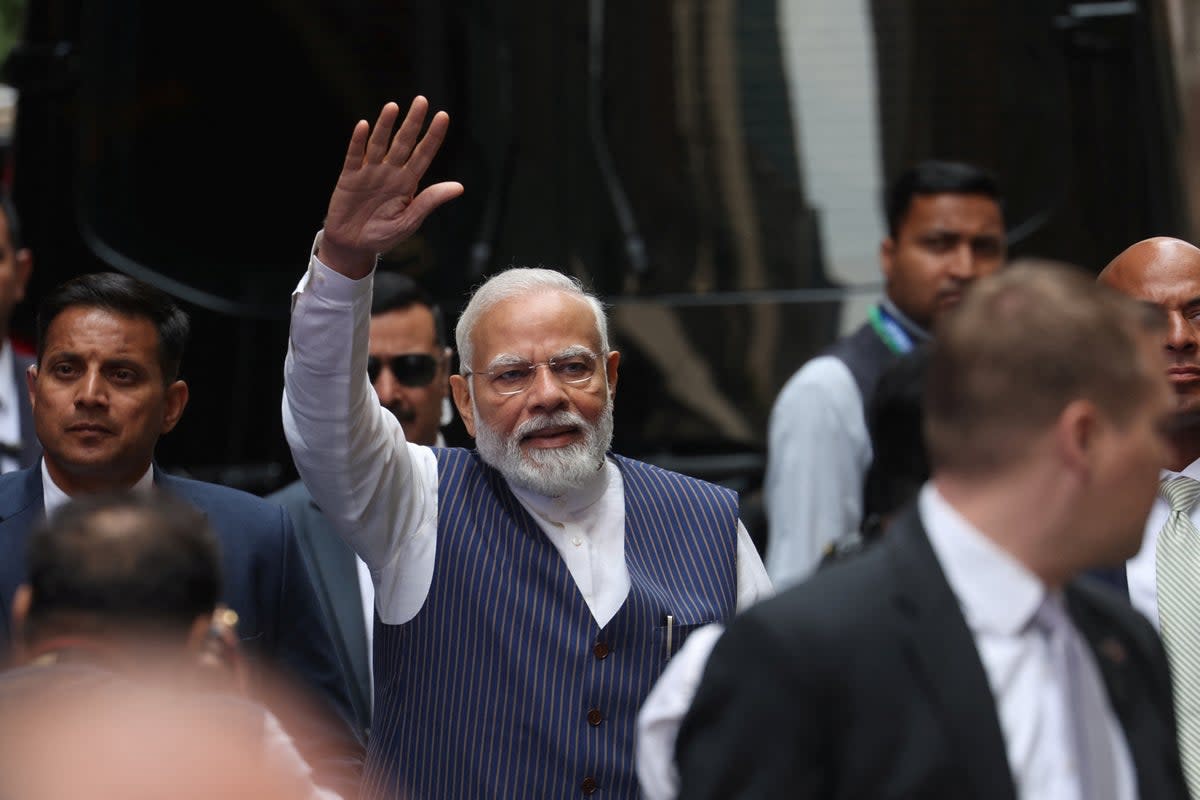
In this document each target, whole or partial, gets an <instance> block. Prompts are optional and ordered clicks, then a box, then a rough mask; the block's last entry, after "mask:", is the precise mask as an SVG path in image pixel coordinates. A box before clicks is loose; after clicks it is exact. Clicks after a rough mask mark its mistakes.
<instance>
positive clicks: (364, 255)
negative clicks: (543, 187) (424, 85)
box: [318, 95, 463, 279]
mask: <svg viewBox="0 0 1200 800" xmlns="http://www.w3.org/2000/svg"><path fill="white" fill-rule="evenodd" d="M428 112H429V101H428V100H426V99H425V98H424V97H421V96H419V95H418V96H417V97H415V98H414V99H413V101H412V104H411V105H410V106H409V107H408V113H407V114H406V115H405V117H404V121H403V122H401V123H400V128H399V129H398V130H396V131H395V134H394V135H393V133H392V131H393V129H394V128H395V126H396V120H397V118H398V117H399V116H400V106H398V105H397V104H396V103H387V104H385V105H384V107H383V109H382V110H381V111H380V112H379V118H378V119H376V120H375V125H374V126H371V125H370V124H369V123H368V122H367V121H366V120H359V121H358V123H357V124H356V125H355V126H354V133H353V134H351V136H350V145H349V147H347V148H346V161H345V163H344V164H343V165H342V172H341V174H340V175H339V176H338V181H337V186H335V187H334V190H333V195H332V196H331V197H330V198H329V210H328V211H327V212H326V215H325V232H324V235H323V238H322V240H321V244H320V249H319V253H318V256H319V258H320V259H321V261H322V262H323V263H324V264H325V265H326V266H328V267H330V268H331V269H334V270H337V271H338V272H340V273H342V274H343V275H346V276H347V277H349V278H355V279H357V278H362V277H365V276H366V275H367V274H368V273H370V272H371V270H372V269H373V268H374V266H375V258H376V256H377V255H378V254H379V253H384V252H386V251H388V250H391V249H392V248H393V247H395V246H396V245H398V244H400V243H401V242H403V241H404V240H406V239H408V238H409V237H411V236H412V235H413V234H414V233H416V232H417V230H418V229H419V228H420V227H421V223H422V222H424V221H425V218H426V217H427V216H429V214H430V213H432V212H433V210H434V209H436V208H437V207H438V206H440V205H442V204H443V203H445V202H447V201H448V200H453V199H454V198H455V197H458V196H459V195H460V194H462V192H463V187H462V184H461V183H458V182H456V181H445V182H443V183H435V184H433V185H432V186H426V187H425V188H424V189H420V183H421V178H422V177H423V176H424V175H425V170H427V169H428V168H429V164H430V163H431V162H432V161H433V157H434V155H436V154H437V151H438V148H440V147H441V146H442V140H443V139H445V137H446V128H447V127H448V126H449V124H450V117H449V115H447V114H446V112H444V111H439V112H437V113H436V114H434V115H433V119H432V120H430V122H429V128H428V130H426V131H425V133H424V135H421V128H422V127H423V125H424V122H425V116H426V114H427V113H428Z"/></svg>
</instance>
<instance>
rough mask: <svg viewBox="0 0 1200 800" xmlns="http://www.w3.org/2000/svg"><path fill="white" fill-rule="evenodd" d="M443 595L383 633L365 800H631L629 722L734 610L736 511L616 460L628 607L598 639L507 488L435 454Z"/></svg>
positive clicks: (475, 459)
mask: <svg viewBox="0 0 1200 800" xmlns="http://www.w3.org/2000/svg"><path fill="white" fill-rule="evenodd" d="M435 452H436V453H437V459H438V480H439V487H438V532H437V552H436V556H435V561H434V572H433V584H432V586H431V587H430V590H429V596H428V598H427V599H426V601H425V605H424V606H422V608H421V610H420V612H418V614H417V616H416V617H415V618H414V619H413V620H411V621H410V622H408V623H406V624H403V625H385V624H383V623H382V622H381V621H380V620H379V619H378V618H376V622H375V715H374V719H375V725H374V727H373V729H372V731H371V741H370V746H369V748H368V753H367V764H366V770H365V776H364V781H363V795H362V796H363V797H364V798H389V800H391V798H408V799H410V800H432V799H433V798H453V799H455V800H457V799H458V798H464V799H466V798H470V800H478V799H480V798H513V800H543V798H574V797H579V798H582V797H584V796H585V795H587V794H589V790H591V791H592V792H594V794H593V796H594V797H601V798H606V799H607V798H636V797H637V796H638V783H637V776H636V773H635V769H634V724H635V721H636V715H637V711H638V708H639V706H640V705H641V702H642V700H643V699H644V698H645V696H646V694H647V693H648V692H649V690H650V688H651V686H652V684H653V683H654V681H655V680H656V679H657V678H658V676H659V674H660V673H661V672H662V669H663V666H664V665H665V663H666V659H667V652H666V647H667V644H666V633H665V626H664V620H665V618H666V615H668V614H670V615H672V616H673V617H674V620H675V622H676V627H675V628H674V630H673V641H674V643H675V644H674V647H673V651H674V650H677V649H678V646H679V644H681V643H682V638H683V637H686V635H687V633H688V632H689V631H690V630H694V629H695V628H696V627H699V626H700V625H703V624H706V623H709V622H714V621H720V620H725V619H727V618H728V617H729V616H730V615H732V613H733V611H734V609H735V606H736V588H737V587H736V563H735V562H736V550H737V533H736V532H737V498H736V495H735V494H734V493H733V492H731V491H729V490H728V489H723V488H720V487H718V486H714V485H712V484H709V483H704V482H702V481H698V480H696V479H694V478H688V477H685V476H683V475H679V474H677V473H673V472H668V471H666V470H662V469H659V468H657V467H654V466H651V465H649V464H643V463H640V462H637V461H631V460H629V459H625V458H621V457H619V456H613V458H614V459H615V461H616V463H617V464H618V466H619V467H620V469H621V475H622V478H623V480H624V486H625V561H626V564H627V566H628V569H629V579H630V583H631V586H630V590H629V595H628V597H627V598H626V600H625V603H624V605H623V606H621V608H620V610H618V612H617V614H616V615H615V616H614V617H613V619H612V620H610V621H609V623H608V624H607V625H605V627H604V628H603V629H601V628H599V627H598V626H597V624H596V621H595V619H594V618H593V617H592V615H591V612H590V611H589V609H588V607H587V604H586V603H585V602H584V599H583V596H582V595H581V594H580V593H579V590H578V588H577V586H576V584H575V581H574V580H573V579H572V577H571V574H570V572H569V571H568V570H567V567H566V564H564V563H563V560H562V557H561V556H560V555H559V553H558V551H557V550H556V549H555V548H554V545H553V544H551V543H550V541H549V540H548V539H547V538H546V536H545V534H544V533H543V532H542V531H541V529H540V528H538V526H537V523H536V522H534V521H533V519H532V518H531V517H530V516H529V514H528V513H527V512H526V511H525V509H524V508H523V507H522V506H521V504H520V503H519V502H518V501H517V499H516V498H515V497H514V496H513V494H512V493H511V492H510V491H509V489H508V487H507V485H506V484H505V483H504V480H503V479H502V478H501V477H500V475H499V473H497V472H496V471H495V470H493V469H491V468H490V467H487V466H486V465H484V464H483V462H482V461H481V460H480V459H479V456H478V455H477V454H476V453H475V452H474V451H470V450H463V449H435Z"/></svg>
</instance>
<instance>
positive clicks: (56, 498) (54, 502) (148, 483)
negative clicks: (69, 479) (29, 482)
mask: <svg viewBox="0 0 1200 800" xmlns="http://www.w3.org/2000/svg"><path fill="white" fill-rule="evenodd" d="M153 486H154V465H153V464H151V465H150V466H148V467H146V472H145V474H144V475H142V477H140V478H138V480H137V483H135V484H134V485H133V486H132V487H130V488H132V489H150V488H152V487H153ZM69 502H71V496H70V495H69V494H67V493H66V492H64V491H63V490H62V489H60V488H59V487H58V484H57V483H55V482H54V479H53V478H51V477H50V470H48V469H46V459H44V458H43V459H42V508H43V509H44V510H45V513H46V516H50V515H51V514H53V513H54V512H55V511H57V510H58V509H59V508H60V507H62V506H64V505H66V504H67V503H69Z"/></svg>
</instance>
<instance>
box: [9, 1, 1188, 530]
mask: <svg viewBox="0 0 1200 800" xmlns="http://www.w3.org/2000/svg"><path fill="white" fill-rule="evenodd" d="M26 3H27V7H26V19H25V24H24V26H23V30H22V32H21V34H20V37H19V41H18V44H17V46H16V48H15V49H14V50H13V52H12V53H11V55H10V57H9V58H8V59H7V61H6V63H5V64H4V70H3V78H4V80H5V81H6V82H7V83H8V84H11V85H12V86H14V87H15V88H16V89H17V91H18V101H17V118H16V129H15V134H14V136H13V138H12V141H11V143H10V144H9V146H8V148H7V152H6V158H7V160H6V167H7V169H6V179H7V180H8V181H9V183H10V184H11V187H12V190H13V192H14V194H15V198H16V202H17V205H18V208H19V209H20V211H21V213H22V216H23V222H24V229H25V234H26V238H27V240H28V243H29V244H30V246H31V247H32V248H33V250H34V253H35V259H36V261H35V272H34V277H33V281H32V285H31V297H33V298H36V297H37V296H38V295H39V294H40V293H41V292H43V291H45V290H46V289H48V288H49V287H51V286H52V285H54V284H56V283H58V282H59V281H61V280H63V279H65V278H67V277H70V276H72V275H75V274H78V273H81V272H87V271H93V270H103V269H114V270H120V271H123V272H128V273H130V274H133V275H136V276H138V277H141V278H144V279H147V280H150V281H151V282H153V283H156V284H158V285H159V286H161V287H163V288H166V289H167V290H169V291H171V292H172V293H173V294H175V295H176V296H177V297H178V298H179V299H180V300H181V301H183V302H184V304H185V306H186V307H187V308H188V310H189V311H190V313H191V314H192V317H193V321H194V339H193V343H192V346H191V350H190V354H189V355H188V357H187V358H186V359H185V365H184V372H185V378H187V379H188V380H189V382H190V384H191V387H192V395H191V396H192V399H191V404H190V407H189V409H188V410H187V413H186V414H185V416H184V420H183V422H182V423H181V425H180V426H179V427H178V428H177V429H176V431H175V432H173V433H172V434H171V435H170V436H168V437H166V438H165V439H164V441H163V443H162V445H161V449H160V461H161V463H162V464H163V466H165V467H166V468H168V469H172V470H177V471H181V472H187V473H190V474H192V475H195V476H198V477H202V478H205V479H209V480H216V481H219V482H224V483H229V484H232V485H237V486H240V487H242V488H246V489H249V490H250V491H254V492H258V493H264V492H266V491H269V490H272V489H274V488H276V487H277V486H279V485H281V484H282V483H284V482H285V481H287V480H290V479H291V478H292V477H294V471H293V468H292V465H291V461H290V456H289V454H288V451H287V447H286V445H285V443H284V439H283V434H282V428H281V423H280V393H281V390H282V359H283V354H284V352H285V349H286V344H287V316H288V308H289V295H290V292H291V291H292V289H293V288H294V286H295V284H296V282H297V281H298V279H299V278H300V276H301V275H302V273H303V270H304V268H305V263H306V257H307V254H308V251H309V246H310V244H311V241H312V236H313V235H314V233H315V232H316V230H317V229H318V228H319V227H320V224H321V218H322V214H323V213H324V203H325V201H326V199H327V198H328V194H329V191H330V189H331V187H332V184H333V181H334V180H335V178H336V175H337V172H338V170H339V169H340V166H341V159H342V154H343V152H344V147H345V143H346V140H347V139H348V137H349V133H350V131H351V129H352V127H353V125H354V123H355V121H356V120H358V119H359V118H369V119H373V118H374V116H375V114H376V113H377V112H378V109H379V107H380V106H381V105H382V103H384V102H385V101H387V100H397V101H399V102H400V103H401V104H402V105H404V104H406V103H407V101H408V100H409V99H410V98H411V97H412V96H413V95H414V94H417V93H421V94H425V95H426V96H428V97H429V98H430V101H431V104H432V105H433V107H434V108H440V109H445V110H447V111H449V112H450V114H451V132H450V137H449V139H448V141H447V142H446V144H445V146H444V148H443V151H442V153H441V154H440V155H439V157H438V159H437V161H436V162H435V164H434V166H433V168H432V170H431V175H430V176H429V178H430V179H431V180H440V179H456V180H460V181H462V182H463V183H464V184H465V185H466V187H467V192H466V194H465V195H464V196H463V197H462V198H460V199H459V200H457V201H455V202H454V203H453V204H451V205H450V206H448V207H446V208H444V209H442V210H440V211H439V212H438V213H437V214H436V215H435V216H434V217H433V218H431V219H430V220H429V221H428V223H427V224H426V226H425V227H424V229H423V230H422V232H421V234H420V236H419V237H418V238H417V239H415V240H414V241H413V242H412V243H411V244H410V246H407V247H405V248H404V249H403V250H402V251H400V252H394V253H388V254H386V257H385V259H384V261H383V263H382V268H385V269H396V270H402V271H404V272H407V273H409V274H411V275H413V276H414V277H415V278H417V279H418V280H419V281H420V282H422V283H423V284H424V285H426V286H427V287H429V288H430V289H431V290H432V291H433V293H434V294H435V295H436V297H438V298H439V300H440V302H441V303H442V305H443V306H444V308H445V310H446V312H447V317H448V319H449V320H450V321H453V320H454V319H455V317H456V315H457V312H458V311H459V310H460V308H461V305H462V303H463V301H464V298H465V295H466V293H467V292H468V291H469V290H470V288H471V287H472V286H473V285H475V284H476V283H478V282H479V281H480V279H481V278H483V277H484V276H485V275H487V274H490V273H491V272H493V271H495V270H498V269H501V268H503V267H506V266H509V265H545V266H553V267H556V268H559V269H562V270H564V271H566V272H570V273H572V274H575V275H578V276H580V277H581V278H583V279H584V281H585V282H586V283H587V284H589V285H590V286H592V287H593V288H594V289H595V290H597V291H598V292H599V293H600V294H602V295H603V296H604V298H605V299H606V300H607V302H608V303H609V304H610V306H611V309H612V321H613V326H612V337H613V340H614V346H616V347H617V348H618V349H620V350H621V351H622V353H623V358H622V362H621V381H620V387H619V388H620V391H619V392H618V394H617V405H616V416H617V422H616V442H615V447H616V449H618V450H619V451H621V452H623V453H626V454H628V455H632V456H635V457H640V458H643V459H646V460H649V461H651V462H655V463H659V464H662V465H664V466H668V467H671V468H674V469H678V470H680V471H683V472H687V473H690V474H693V475H697V476H699V477H704V478H709V479H712V480H715V481H718V482H722V483H725V484H727V485H729V486H731V487H733V488H735V489H737V490H739V491H740V492H741V496H742V502H743V509H742V510H743V515H744V517H745V519H746V522H747V524H748V526H749V527H750V528H751V531H752V533H753V534H754V536H755V537H756V540H757V541H758V542H759V544H760V545H762V546H765V544H766V542H767V535H768V532H767V530H766V527H765V521H764V520H763V518H762V514H761V505H760V501H759V491H760V485H761V481H762V470H763V464H764V461H765V458H764V449H765V439H766V425H767V415H768V413H769V411H770V407H771V403H772V401H773V400H774V397H775V394H776V393H777V392H778V390H779V388H780V387H781V386H782V384H783V382H784V381H785V380H786V379H787V378H788V376H789V375H790V374H791V373H792V372H793V371H794V370H795V369H796V368H797V367H798V366H799V365H800V364H801V363H802V362H803V361H804V360H805V359H806V358H808V357H809V356H810V355H812V354H813V353H814V352H815V351H817V350H818V349H819V348H821V347H822V346H823V345H825V344H826V343H827V342H829V341H830V340H832V339H833V338H834V337H835V336H836V335H837V334H838V333H839V332H840V331H842V330H846V329H848V328H850V327H852V326H853V325H855V324H857V322H858V321H859V319H861V314H859V313H858V312H859V311H861V309H862V308H863V307H864V304H865V303H866V302H869V301H870V300H871V299H872V298H873V297H875V296H877V295H878V292H879V286H878V276H877V270H876V268H875V267H874V264H873V263H871V262H872V261H873V256H872V254H873V253H874V250H875V248H876V247H877V246H878V237H879V235H880V233H881V223H880V221H879V216H880V213H879V207H878V190H879V188H880V187H881V186H882V184H883V183H884V182H885V181H886V180H887V179H888V178H890V177H891V176H893V175H895V174H896V173H897V172H898V171H899V170H900V169H902V168H903V167H904V166H906V165H907V164H908V163H910V162H911V161H913V160H915V159H918V158H921V157H926V156H939V157H953V158H962V159H967V160H972V161H976V162H979V163H982V164H984V165H987V166H989V167H991V168H993V169H994V170H995V171H996V172H997V173H998V174H999V175H1000V176H1001V179H1002V181H1003V183H1004V185H1005V187H1006V189H1007V194H1008V206H1007V211H1008V215H1009V219H1010V223H1011V225H1012V251H1013V254H1014V255H1023V254H1029V255H1039V256H1045V257H1049V258H1059V259H1065V260H1068V261H1073V262H1076V263H1079V264H1082V265H1084V266H1087V267H1089V268H1099V267H1100V266H1102V265H1103V264H1104V263H1105V262H1106V261H1107V260H1108V258H1110V257H1111V256H1112V255H1113V254H1115V253H1116V252H1117V251H1118V250H1120V249H1121V248H1123V247H1124V246H1125V245H1127V244H1129V243H1131V242H1133V241H1134V240H1136V239H1138V238H1142V237H1144V236H1147V235H1152V234H1160V233H1169V234H1174V235H1180V236H1185V237H1186V236H1188V235H1189V233H1191V232H1193V231H1194V230H1195V225H1194V216H1195V212H1194V208H1195V206H1196V203H1195V202H1194V201H1192V200H1190V199H1189V198H1191V197H1193V196H1195V195H1196V190H1195V186H1194V183H1195V177H1194V176H1195V175H1196V170H1195V165H1194V161H1195V153H1194V152H1190V150H1189V148H1190V147H1191V145H1189V144H1188V141H1189V131H1191V134H1190V140H1191V141H1194V140H1196V139H1197V137H1196V135H1195V126H1194V123H1193V122H1192V114H1194V113H1195V112H1194V110H1193V107H1194V106H1196V103H1189V102H1188V101H1187V99H1186V98H1187V97H1188V95H1189V92H1192V93H1194V91H1195V90H1194V88H1193V83H1190V82H1188V80H1187V78H1188V76H1189V75H1192V74H1195V70H1194V69H1193V65H1194V64H1195V63H1196V58H1195V50H1196V47H1195V40H1196V35H1195V32H1196V27H1197V26H1196V22H1195V19H1194V18H1193V17H1192V16H1189V15H1194V14H1195V12H1193V11H1189V10H1186V8H1185V6H1184V4H1183V3H1175V2H1169V1H1168V0H1159V1H1156V0H1145V1H1144V2H1090V3H1067V2H1024V3H1013V2H1011V1H1010V0H973V2H971V3H961V2H957V1H956V0H934V1H933V2H915V0H913V1H909V2H906V1H904V0H873V2H870V3H863V4H852V3H844V2H841V0H839V2H821V1H818V0H805V2H788V0H780V1H779V2H776V1H775V0H677V1H676V2H672V3H656V2H634V1H633V0H614V1H612V2H605V1H604V0H587V1H581V2H571V3H564V2H560V1H558V0H525V1H524V2H512V1H511V0H407V1H404V0H387V2H380V1H379V0H350V1H349V2H347V1H346V0H338V2H328V1H327V0H290V1H289V2H287V3H283V2H273V1H272V0H265V1H264V0H237V2H229V1H228V0H214V2H209V3H202V4H188V5H183V6H176V5H174V4H171V3H155V2H142V1H139V0H107V2H89V1H88V0H26ZM831 26H832V27H831ZM827 29H828V30H833V31H835V34H836V35H835V34H829V33H827V32H826V31H827ZM837 31H841V32H842V33H836V32H837ZM843 35H844V36H845V37H847V38H846V39H845V41H843V40H840V39H838V36H843ZM801 40H802V41H801ZM813 41H817V42H819V43H828V45H829V47H828V53H826V52H825V51H823V50H822V51H818V50H815V49H814V48H813V47H812V46H811V43H812V42H813ZM851 41H853V42H859V43H860V44H861V43H865V44H862V45H861V46H859V48H858V51H855V50H854V47H853V46H851V45H850V44H848V43H849V42H851ZM850 52H857V55H856V56H855V59H857V60H855V61H854V62H853V63H851V64H847V62H846V59H847V57H848V56H847V53H850ZM813 59H818V61H816V62H814V61H813ZM819 59H826V60H825V61H820V60H819ZM798 61H799V62H803V63H804V64H807V65H809V66H807V67H805V68H803V69H799V70H798V69H797V66H796V64H797V63H798ZM813 63H816V64H817V66H816V67H815V68H814V67H812V64H813ZM822 65H823V66H822ZM856 70H857V71H856ZM853 75H858V76H859V77H858V79H857V82H856V83H854V84H853V85H854V87H856V88H855V89H854V91H860V92H863V93H864V94H863V97H864V101H863V102H857V101H856V100H855V99H854V96H853V95H852V94H850V92H851V89H850V88H848V87H850V85H851V82H852V81H851V77H852V76H853ZM848 110H849V111H852V112H853V113H852V114H850V116H848V117H846V119H850V118H851V117H853V119H868V120H870V121H871V123H870V125H868V126H867V128H862V127H861V126H858V127H856V126H855V123H853V120H851V121H850V122H846V121H844V120H843V117H842V116H839V114H844V113H845V112H847V111H848ZM806 126H809V127H806ZM812 126H815V127H812ZM839 126H842V127H841V128H839ZM843 129H844V130H843ZM813 130H819V131H820V132H821V133H820V136H818V135H817V134H813V133H812V131H813ZM820 137H824V138H820ZM856 137H857V138H856ZM859 140H861V141H863V142H865V143H866V147H865V148H864V149H860V151H858V152H857V153H849V154H846V155H845V157H844V160H843V161H837V162H836V163H835V161H834V160H832V159H831V157H828V156H826V155H824V154H823V153H824V152H825V151H823V150H821V148H822V147H824V146H825V145H822V144H821V142H834V143H835V144H836V143H838V142H843V143H845V142H854V141H859ZM846 175H849V176H851V177H854V176H857V177H855V180H858V181H859V182H860V183H861V184H862V185H863V186H865V187H866V190H865V191H863V192H859V193H857V194H852V200H851V201H850V204H851V208H850V209H849V212H848V213H847V212H846V210H845V209H843V210H842V212H838V211H837V210H836V209H834V208H833V207H832V206H833V205H834V203H833V202H832V201H829V200H827V197H828V195H827V194H826V193H825V190H824V189H823V188H820V187H824V186H829V185H836V184H837V181H838V180H839V179H841V178H842V177H845V176H846ZM851 183H853V181H852V182H851ZM838 213H841V216H840V217H837V214H838ZM856 215H857V216H859V217H861V219H863V220H864V221H869V223H870V225H868V226H866V227H864V228H854V227H853V226H850V227H843V228H840V229H838V230H837V231H834V230H833V226H832V225H831V224H830V220H833V219H834V218H835V217H837V218H838V219H849V220H851V221H852V220H853V219H854V217H855V216H856ZM847 252H854V253H858V254H859V255H858V259H859V263H857V266H853V265H852V267H853V268H843V267H842V266H840V265H841V260H842V256H840V255H838V254H839V253H847ZM850 260H851V261H852V260H853V259H850ZM848 276H849V277H848ZM855 304H857V305H855ZM856 309H857V310H856ZM32 312H33V306H32V303H29V304H26V305H25V306H23V307H21V308H20V309H18V317H17V320H16V325H17V331H16V332H17V334H18V335H20V336H24V337H27V338H28V337H31V336H32V328H33V325H32V323H33V313H32ZM450 439H451V441H452V442H458V443H462V442H464V441H465V439H464V438H463V434H462V429H461V427H458V428H456V429H453V430H452V431H451V432H450Z"/></svg>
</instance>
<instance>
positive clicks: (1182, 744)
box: [1155, 476, 1200, 797]
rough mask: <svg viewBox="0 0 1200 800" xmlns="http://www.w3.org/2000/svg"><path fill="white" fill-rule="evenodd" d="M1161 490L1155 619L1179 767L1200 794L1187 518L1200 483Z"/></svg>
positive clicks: (1199, 564)
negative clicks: (1163, 516) (1164, 506)
mask: <svg viewBox="0 0 1200 800" xmlns="http://www.w3.org/2000/svg"><path fill="white" fill-rule="evenodd" d="M1159 493H1160V494H1162V496H1163V497H1164V498H1165V499H1166V501H1167V503H1168V504H1170V506H1171V511H1170V513H1169V514H1168V515H1167V522H1166V524H1165V525H1163V529H1162V531H1161V532H1160V533H1159V534H1158V548H1157V552H1156V553H1155V570H1156V574H1157V576H1158V620H1159V627H1160V629H1161V630H1162V638H1163V644H1164V645H1165V646H1166V649H1167V660H1168V661H1169V662H1170V664H1171V681H1172V684H1173V685H1174V689H1175V714H1176V716H1177V717H1178V719H1179V751H1180V755H1181V756H1182V757H1183V771H1184V774H1185V775H1186V776H1187V782H1188V789H1189V790H1190V792H1191V794H1192V795H1193V796H1196V797H1200V531H1197V530H1196V526H1195V525H1194V524H1192V519H1191V517H1190V516H1189V515H1190V513H1191V511H1192V509H1193V508H1194V507H1195V505H1196V500H1197V499H1200V482H1198V481H1195V480H1192V479H1191V478H1185V477H1183V476H1179V477H1177V478H1171V479H1170V480H1164V481H1163V482H1162V484H1161V485H1160V487H1159Z"/></svg>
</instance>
